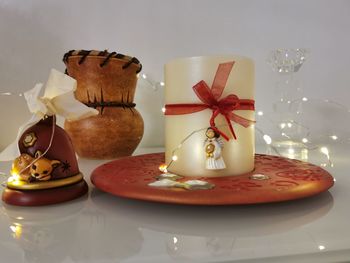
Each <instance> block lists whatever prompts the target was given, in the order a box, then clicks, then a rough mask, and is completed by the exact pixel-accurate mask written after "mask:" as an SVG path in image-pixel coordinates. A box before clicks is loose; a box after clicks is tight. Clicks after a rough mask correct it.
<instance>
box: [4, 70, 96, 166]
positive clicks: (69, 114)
mask: <svg viewBox="0 0 350 263" xmlns="http://www.w3.org/2000/svg"><path fill="white" fill-rule="evenodd" d="M42 87H43V84H42V83H38V84H36V85H35V87H34V88H33V89H31V90H29V91H27V92H25V93H24V97H25V99H26V101H27V104H28V108H29V111H30V112H31V113H33V116H32V117H31V118H30V120H29V121H27V122H26V123H25V124H23V125H22V126H20V127H19V129H18V133H17V138H16V140H15V141H14V142H13V143H11V144H10V145H9V146H7V147H6V148H5V150H4V151H2V152H1V153H0V161H12V160H14V159H15V158H16V157H18V156H19V155H20V152H19V149H18V140H19V138H20V137H21V135H22V133H23V132H24V131H25V130H26V129H28V128H29V127H31V126H32V125H34V124H36V123H38V122H39V121H40V120H41V119H42V118H43V117H44V116H53V115H60V116H62V117H63V118H65V119H66V120H68V121H74V120H80V119H83V118H87V117H90V116H94V115H97V114H98V110H96V109H93V108H89V107H88V106H86V105H84V104H83V103H81V102H79V101H78V100H76V99H75V97H74V91H75V90H76V88H77V81H76V80H75V79H73V78H72V77H70V76H68V75H66V74H64V73H61V72H59V71H57V70H55V69H52V70H51V72H50V76H49V79H48V81H47V83H46V86H45V92H44V96H42V97H39V96H40V91H41V89H42Z"/></svg>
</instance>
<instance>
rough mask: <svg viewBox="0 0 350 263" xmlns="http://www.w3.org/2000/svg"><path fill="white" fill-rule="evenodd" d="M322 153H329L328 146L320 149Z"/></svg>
mask: <svg viewBox="0 0 350 263" xmlns="http://www.w3.org/2000/svg"><path fill="white" fill-rule="evenodd" d="M320 151H321V153H323V154H325V155H327V156H328V155H329V151H328V148H327V147H321V149H320Z"/></svg>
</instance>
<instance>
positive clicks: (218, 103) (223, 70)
mask: <svg viewBox="0 0 350 263" xmlns="http://www.w3.org/2000/svg"><path fill="white" fill-rule="evenodd" d="M233 64H234V61H232V62H227V63H223V64H219V66H218V69H217V71H216V74H215V78H214V82H213V85H212V86H211V88H209V86H208V85H207V83H205V81H204V80H201V81H200V82H198V83H197V84H196V85H194V86H193V90H194V92H195V93H196V95H197V97H198V98H199V99H200V100H201V101H202V102H203V103H188V104H167V105H165V115H182V114H189V113H194V112H199V111H202V110H205V109H211V110H212V111H213V113H212V115H211V118H210V127H211V128H212V129H213V130H214V131H216V132H217V133H219V134H220V135H221V136H222V137H224V138H225V139H226V140H227V141H228V140H229V137H228V136H227V135H226V134H225V133H223V132H222V131H220V130H219V129H218V128H216V126H215V118H216V117H217V116H218V115H219V114H221V115H223V116H224V117H225V119H226V121H227V124H228V126H229V128H230V131H231V133H232V135H233V138H234V139H237V137H236V134H235V132H234V130H233V127H232V124H231V121H233V122H236V123H238V124H240V125H242V126H243V127H245V128H247V127H248V126H250V125H251V124H253V123H255V121H252V120H248V119H246V118H243V117H241V116H238V115H237V114H235V113H234V112H233V111H236V110H254V109H255V108H254V100H249V99H239V98H238V97H237V95H234V94H230V95H228V96H227V97H225V98H222V99H219V98H220V97H221V95H222V92H223V91H224V89H225V86H226V82H227V79H228V77H229V75H230V72H231V70H232V67H233Z"/></svg>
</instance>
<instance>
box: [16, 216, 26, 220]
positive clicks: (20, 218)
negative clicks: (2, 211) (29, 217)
mask: <svg viewBox="0 0 350 263" xmlns="http://www.w3.org/2000/svg"><path fill="white" fill-rule="evenodd" d="M16 219H18V220H22V219H24V218H23V217H21V216H17V217H16Z"/></svg>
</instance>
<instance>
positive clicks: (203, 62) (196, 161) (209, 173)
mask: <svg viewBox="0 0 350 263" xmlns="http://www.w3.org/2000/svg"><path fill="white" fill-rule="evenodd" d="M230 61H234V62H235V63H234V65H233V68H232V70H231V73H230V75H229V77H228V80H227V83H226V86H225V89H224V91H223V94H222V95H221V97H220V98H225V97H226V96H228V95H230V94H235V95H237V96H238V98H239V99H251V100H254V62H253V61H252V60H251V59H249V58H246V57H241V56H203V57H189V58H180V59H175V60H173V61H171V62H169V63H168V64H166V65H165V104H166V105H167V104H187V103H202V102H201V101H200V99H199V98H198V97H197V95H196V94H195V92H194V91H193V89H192V87H193V86H194V85H195V84H197V83H198V82H199V81H201V80H204V81H205V82H206V83H207V84H208V86H209V87H211V85H212V83H213V81H214V77H215V74H216V71H217V68H218V66H219V64H220V63H226V62H230ZM234 113H235V114H237V115H239V116H242V117H244V118H246V119H249V120H254V111H253V110H237V111H234ZM211 116H212V110H211V109H205V110H202V111H199V112H195V113H190V114H183V115H166V116H165V148H166V152H165V157H166V163H170V162H171V160H172V159H176V161H173V162H172V163H171V165H170V166H169V167H168V171H170V172H172V173H175V174H179V175H183V176H205V177H219V176H233V175H239V174H244V173H247V172H250V171H252V170H253V169H254V153H255V148H254V125H251V126H250V127H248V128H245V127H243V126H241V125H239V124H237V123H235V122H231V123H232V126H233V128H234V131H235V134H236V136H237V140H234V139H233V137H232V134H231V133H230V130H229V127H228V126H227V122H226V120H225V118H224V116H222V115H221V114H219V115H218V116H217V117H216V119H215V124H216V127H217V128H219V130H220V131H222V132H224V133H225V134H227V135H229V136H230V140H229V141H226V140H224V139H223V138H222V137H221V138H222V141H223V142H224V146H223V149H222V157H223V159H224V162H225V164H226V168H225V169H221V170H209V169H207V168H206V158H207V157H206V152H205V149H204V148H205V147H204V145H205V139H206V138H207V137H206V135H205V132H206V129H207V128H208V127H210V124H209V120H210V118H211ZM201 129H203V130H201ZM197 130H201V131H199V132H196V133H194V134H193V135H192V136H191V137H190V138H189V139H187V140H186V141H185V142H184V143H183V144H182V145H180V144H181V143H182V141H183V140H184V139H185V138H186V137H187V136H188V135H190V134H191V133H192V132H194V131H197ZM179 146H180V147H179ZM177 147H179V148H178V150H176V151H175V153H174V152H173V151H174V150H175V149H176V148H177ZM174 155H175V157H174Z"/></svg>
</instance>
